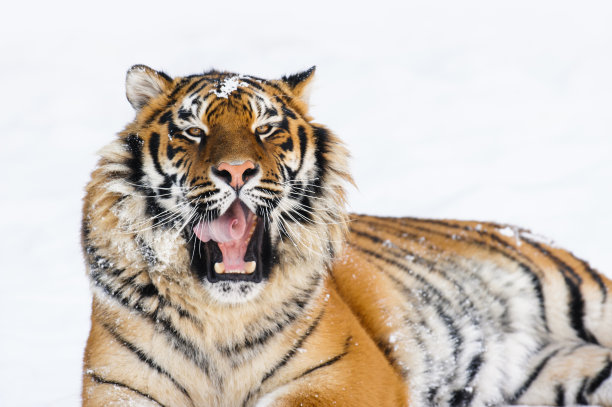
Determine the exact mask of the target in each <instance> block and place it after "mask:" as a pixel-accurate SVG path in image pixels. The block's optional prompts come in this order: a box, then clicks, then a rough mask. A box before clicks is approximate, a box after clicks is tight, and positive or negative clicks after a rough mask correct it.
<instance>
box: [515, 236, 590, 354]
mask: <svg viewBox="0 0 612 407" xmlns="http://www.w3.org/2000/svg"><path fill="white" fill-rule="evenodd" d="M522 239H523V240H524V241H526V242H527V243H529V244H530V245H531V246H532V247H534V248H535V249H537V250H538V251H539V252H540V253H542V254H543V255H544V256H546V257H548V258H549V259H550V260H551V261H552V262H553V263H554V264H555V265H557V267H558V269H559V272H560V273H561V275H562V276H563V280H564V281H565V285H566V286H567V291H568V293H569V296H570V302H569V304H568V305H567V307H568V313H569V315H568V316H569V318H570V325H571V327H572V328H573V329H574V331H576V335H577V336H578V337H579V338H580V339H582V340H584V341H586V342H591V343H595V344H599V342H598V341H597V339H596V338H595V336H594V335H593V334H592V333H591V332H590V331H589V330H588V329H587V328H586V327H585V325H584V314H585V309H584V305H585V304H584V297H583V296H582V292H581V291H580V285H581V283H582V279H581V278H580V276H579V275H578V274H576V272H575V271H574V270H573V269H572V268H571V267H569V266H568V265H567V264H565V262H563V261H562V260H561V259H559V258H558V257H557V256H555V255H554V254H552V253H551V252H550V251H549V250H548V249H546V248H545V247H543V246H542V245H541V244H539V243H537V242H534V241H533V240H530V239H527V238H525V237H522Z"/></svg>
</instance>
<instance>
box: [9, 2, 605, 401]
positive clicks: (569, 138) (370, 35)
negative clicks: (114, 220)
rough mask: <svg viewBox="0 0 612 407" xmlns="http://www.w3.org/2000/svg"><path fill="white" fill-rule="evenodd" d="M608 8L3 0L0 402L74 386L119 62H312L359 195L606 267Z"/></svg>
mask: <svg viewBox="0 0 612 407" xmlns="http://www.w3.org/2000/svg"><path fill="white" fill-rule="evenodd" d="M364 4H365V3H364ZM219 16H223V18H219ZM610 21H612V3H610V2H609V1H606V0H593V1H588V2H574V1H568V0H561V1H557V0H543V1H540V2H533V1H528V0H516V1H512V2H490V1H486V0H466V1H464V2H460V3H458V2H452V1H442V0H440V1H433V2H426V1H406V2H400V1H391V0H383V1H381V2H377V3H375V6H374V5H372V3H367V6H365V5H360V4H359V3H354V2H351V3H345V4H342V3H340V2H336V3H333V2H328V1H322V0H316V1H315V0H313V1H311V2H309V3H308V4H307V5H306V6H304V5H296V6H295V8H293V7H291V6H289V5H288V4H287V2H285V1H280V0H275V1H269V2H266V1H263V2H262V1H258V2H248V1H244V0H243V1H240V2H233V3H224V2H212V3H211V2H207V3H201V2H200V3H198V2H182V1H178V2H174V3H172V4H169V3H167V2H164V3H162V2H158V1H153V0H151V1H146V2H145V1H142V0H140V1H134V2H119V1H117V0H110V1H108V2H104V3H96V4H93V3H87V2H77V1H76V0H58V1H55V2H43V1H41V0H34V1H31V2H19V3H18V2H10V3H9V4H7V5H6V6H5V8H4V9H3V13H2V15H0V38H2V39H1V40H0V52H1V55H2V61H3V63H2V75H1V76H0V81H1V88H2V90H3V97H2V98H1V99H0V107H1V111H2V115H1V116H0V134H1V135H2V136H1V137H2V148H1V149H0V166H1V170H2V173H3V174H4V177H3V188H2V193H1V194H2V199H0V209H1V211H2V213H3V214H5V216H3V217H2V219H1V220H0V225H1V230H2V238H1V239H2V244H1V245H0V259H1V260H0V271H1V272H2V275H1V277H2V278H1V281H2V284H1V285H0V309H1V310H2V311H1V314H0V315H1V322H2V326H3V332H2V336H1V337H0V349H1V351H0V406H23V407H25V406H76V405H78V404H79V394H80V374H81V358H82V353H83V347H84V345H85V340H86V338H87V333H88V329H89V307H90V291H89V285H88V282H87V280H86V278H85V275H84V264H83V260H82V255H81V249H80V243H79V238H80V237H79V228H80V210H81V198H82V196H83V193H84V192H83V191H84V189H83V188H84V186H85V184H86V182H87V180H88V178H89V173H90V172H91V170H92V169H93V167H94V164H95V162H96V160H97V158H96V155H95V152H96V151H97V150H98V149H99V148H100V147H102V146H103V145H105V144H106V143H108V142H109V141H110V140H111V139H112V138H113V137H114V134H116V133H117V132H118V131H120V130H121V129H122V127H123V126H124V125H125V124H126V123H127V122H128V121H130V120H131V118H132V117H133V110H132V108H131V107H130V105H129V103H128V102H127V100H126V99H125V89H124V82H125V72H126V70H127V69H128V68H129V67H130V66H132V65H134V64H140V63H144V64H146V65H149V66H151V67H153V68H156V69H161V70H164V71H166V72H167V73H169V74H171V75H181V74H191V73H195V72H201V71H204V70H207V69H210V68H212V67H215V68H218V69H224V70H230V71H234V72H238V73H244V74H252V75H255V76H259V77H267V78H273V77H280V76H282V75H284V74H291V73H295V72H299V71H301V70H303V69H305V68H308V67H310V66H312V65H313V64H316V65H317V72H316V79H315V85H314V89H313V92H312V96H311V104H312V108H311V113H312V115H313V117H314V118H315V120H316V121H317V122H319V123H324V124H326V125H327V126H328V127H330V128H331V129H332V130H333V131H334V132H335V133H336V134H338V135H339V136H340V137H342V138H343V139H344V140H345V141H346V143H347V144H348V147H349V149H350V150H351V151H352V154H353V159H352V170H353V173H354V176H355V179H356V182H357V185H358V186H359V189H358V190H351V193H350V196H349V200H350V202H351V207H352V209H353V210H354V211H357V212H367V213H374V214H380V215H411V216H421V217H446V218H460V219H478V220H482V221H497V222H500V223H502V224H510V225H513V224H516V225H520V226H522V227H525V228H527V229H530V230H532V231H533V232H534V233H541V234H543V235H545V236H550V237H551V238H553V239H554V240H555V242H557V243H558V244H559V246H561V247H565V248H569V249H571V250H573V251H574V252H575V254H577V255H579V256H581V257H583V258H585V259H588V260H589V261H590V262H591V264H592V265H593V266H594V267H596V268H599V269H601V270H603V271H605V272H607V273H608V275H612V274H611V273H612V251H611V250H610V244H611V243H612V238H611V237H610V231H611V230H612V216H610V214H609V210H610V208H612V188H611V186H610V180H611V179H612V160H611V159H610V155H611V153H612V115H611V114H610V112H611V111H612V75H610V72H612V25H610V23H609V22H610ZM228 85H231V84H228ZM232 86H233V85H231V86H229V87H228V89H230V88H231V87H232ZM221 92H222V91H221ZM33 387H34V388H35V391H33V390H32V388H33Z"/></svg>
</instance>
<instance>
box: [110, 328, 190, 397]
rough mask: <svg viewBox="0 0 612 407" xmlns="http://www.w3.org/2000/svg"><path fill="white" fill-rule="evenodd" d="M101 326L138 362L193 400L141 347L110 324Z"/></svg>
mask: <svg viewBox="0 0 612 407" xmlns="http://www.w3.org/2000/svg"><path fill="white" fill-rule="evenodd" d="M100 323H101V325H102V326H103V327H104V329H106V331H107V332H108V333H109V334H111V336H112V337H113V338H115V340H116V341H117V342H118V343H120V344H121V345H123V346H124V347H125V348H126V349H128V350H129V351H130V352H132V353H133V354H134V355H135V356H136V357H137V358H138V360H140V361H141V362H143V363H144V364H146V365H147V366H149V368H151V369H153V370H155V371H156V372H157V373H159V374H161V375H163V376H166V377H167V378H168V379H169V380H170V381H171V382H172V383H173V384H174V385H175V386H176V388H177V389H178V390H179V391H180V392H181V393H183V394H184V395H185V397H187V398H188V399H189V400H191V397H190V396H189V393H188V392H187V389H186V388H185V387H183V386H182V385H181V384H180V383H179V382H177V381H176V379H175V378H174V377H172V375H171V374H170V373H168V371H167V370H165V369H164V368H163V367H161V366H160V365H158V364H157V363H156V362H155V361H154V360H153V359H152V357H151V356H149V355H147V354H146V353H145V352H144V351H143V350H142V349H140V348H139V347H137V346H136V345H134V344H133V343H131V342H128V341H127V339H125V338H123V337H122V336H121V335H120V334H119V332H117V331H116V330H115V329H114V328H113V327H112V326H110V325H109V324H106V323H104V322H100Z"/></svg>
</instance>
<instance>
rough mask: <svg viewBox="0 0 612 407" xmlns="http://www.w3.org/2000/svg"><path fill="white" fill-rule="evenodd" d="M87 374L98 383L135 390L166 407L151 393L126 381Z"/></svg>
mask: <svg viewBox="0 0 612 407" xmlns="http://www.w3.org/2000/svg"><path fill="white" fill-rule="evenodd" d="M87 375H89V376H90V377H91V378H92V379H93V381H95V382H96V383H99V384H110V385H111V386H118V387H122V388H124V389H127V390H130V391H133V392H134V393H136V394H138V395H139V396H142V397H144V398H147V399H149V400H151V401H152V402H154V403H156V404H158V405H160V406H162V407H165V406H164V405H163V404H162V403H160V402H159V401H157V400H156V399H155V398H154V397H153V396H151V395H149V394H147V393H143V392H142V391H140V390H137V389H135V388H133V387H130V386H128V385H127V384H125V383H119V382H116V381H113V380H107V379H104V378H102V377H100V376H98V375H96V374H95V373H87ZM123 401H125V400H122V402H123Z"/></svg>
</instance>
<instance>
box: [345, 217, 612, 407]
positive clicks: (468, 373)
mask: <svg viewBox="0 0 612 407" xmlns="http://www.w3.org/2000/svg"><path fill="white" fill-rule="evenodd" d="M333 277H334V281H335V283H336V286H337V289H338V291H339V293H340V295H341V296H342V298H343V299H344V300H345V301H346V302H347V304H349V306H350V307H351V309H352V310H353V312H354V313H355V314H356V315H357V316H358V318H359V320H360V321H361V323H362V324H363V325H364V327H365V328H366V330H367V331H368V333H369V334H370V336H371V337H372V338H373V340H374V341H375V342H376V343H377V345H378V346H379V348H380V349H381V350H383V352H384V353H385V355H386V356H387V359H388V360H389V363H390V364H392V365H393V366H394V368H395V369H396V370H397V371H398V372H399V373H400V374H401V375H402V377H404V378H405V380H406V382H407V383H408V385H409V387H410V393H411V397H412V398H413V400H414V401H415V402H417V403H418V404H422V405H469V404H471V405H486V404H495V403H501V402H521V403H529V402H535V403H545V402H547V401H548V402H549V403H551V404H554V403H557V404H564V403H569V404H571V403H572V402H576V403H582V404H588V403H597V402H599V403H604V404H605V403H608V404H609V403H610V401H609V397H610V391H611V389H610V387H611V384H610V383H609V380H608V383H607V387H606V385H604V382H605V381H606V380H607V379H608V377H609V375H610V369H611V365H610V350H609V349H608V347H610V346H612V304H611V302H610V300H609V297H608V291H609V290H610V288H612V283H611V282H610V280H608V279H607V278H606V277H605V276H602V275H601V274H599V273H598V272H596V271H595V270H593V269H592V268H590V266H589V265H588V264H587V263H586V262H584V261H582V260H580V259H577V258H576V257H574V256H573V255H572V254H571V253H569V252H567V251H565V250H562V249H560V248H556V247H554V246H552V245H551V244H549V243H547V242H545V241H544V240H543V239H542V238H541V237H539V236H537V235H534V234H532V233H530V232H529V231H527V230H524V229H520V228H515V227H510V226H505V225H498V224H494V223H482V222H481V223H478V222H462V221H443V220H425V219H414V218H382V217H372V216H364V215H353V216H352V217H351V222H350V236H349V240H348V245H347V251H346V253H345V255H344V257H343V260H342V261H340V262H339V263H337V264H336V266H335V268H334V270H333ZM585 360H589V361H592V362H591V363H585V362H584V361H585ZM564 371H565V372H566V373H565V374H567V375H571V374H570V373H569V372H570V371H571V372H573V374H574V376H571V377H570V376H568V377H563V375H564V373H563V372H564ZM551 376H552V379H551ZM606 394H607V395H606ZM606 397H607V398H606ZM587 402H588V403H587ZM608 404H606V405H608Z"/></svg>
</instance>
